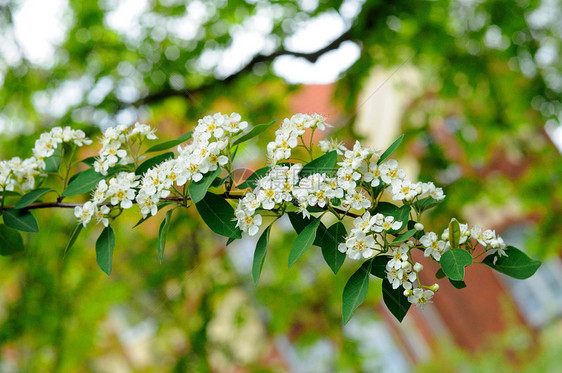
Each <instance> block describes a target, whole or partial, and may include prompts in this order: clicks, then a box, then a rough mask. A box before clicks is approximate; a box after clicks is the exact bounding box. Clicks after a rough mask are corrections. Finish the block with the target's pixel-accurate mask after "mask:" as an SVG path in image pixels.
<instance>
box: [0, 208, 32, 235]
mask: <svg viewBox="0 0 562 373" xmlns="http://www.w3.org/2000/svg"><path fill="white" fill-rule="evenodd" d="M2 216H3V217H4V224H6V225H7V226H8V227H10V228H12V229H17V230H18V231H22V232H29V233H37V232H39V226H37V220H35V217H33V215H32V214H31V212H29V211H28V210H18V209H10V210H6V211H4V215H2Z"/></svg>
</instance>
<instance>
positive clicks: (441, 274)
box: [435, 268, 445, 278]
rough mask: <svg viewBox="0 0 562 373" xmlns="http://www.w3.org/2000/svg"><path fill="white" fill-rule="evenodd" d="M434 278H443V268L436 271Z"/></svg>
mask: <svg viewBox="0 0 562 373" xmlns="http://www.w3.org/2000/svg"><path fill="white" fill-rule="evenodd" d="M435 277H436V278H443V277H445V272H443V268H439V269H438V270H437V272H435Z"/></svg>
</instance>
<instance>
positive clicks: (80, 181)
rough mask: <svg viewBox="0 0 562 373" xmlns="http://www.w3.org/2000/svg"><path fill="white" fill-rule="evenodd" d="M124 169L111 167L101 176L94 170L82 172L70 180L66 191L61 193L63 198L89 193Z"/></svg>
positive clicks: (119, 166)
mask: <svg viewBox="0 0 562 373" xmlns="http://www.w3.org/2000/svg"><path fill="white" fill-rule="evenodd" d="M125 169H126V168H125V167H124V166H121V165H117V166H114V167H111V168H110V169H109V170H108V171H107V175H105V176H104V175H102V174H99V173H97V172H96V170H95V169H93V168H89V169H87V170H86V171H82V172H79V173H77V174H76V175H74V176H73V177H72V178H70V180H71V181H70V183H68V186H67V187H66V190H65V191H64V192H62V195H63V197H71V196H75V195H78V194H82V193H89V192H91V191H92V190H94V189H95V187H96V186H97V184H98V183H99V182H100V181H101V180H103V179H108V178H110V177H111V176H113V175H115V174H116V173H118V172H120V171H123V170H125Z"/></svg>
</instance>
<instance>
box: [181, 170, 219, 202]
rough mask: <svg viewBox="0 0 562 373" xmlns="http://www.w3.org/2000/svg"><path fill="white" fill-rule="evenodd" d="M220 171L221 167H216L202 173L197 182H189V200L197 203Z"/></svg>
mask: <svg viewBox="0 0 562 373" xmlns="http://www.w3.org/2000/svg"><path fill="white" fill-rule="evenodd" d="M221 172H222V168H220V167H217V169H216V170H214V171H210V172H208V173H206V174H205V175H203V177H202V178H201V180H199V181H197V182H193V181H192V182H191V184H189V195H190V196H191V200H192V201H193V203H197V202H199V201H201V200H202V199H203V198H204V197H205V194H206V193H207V190H209V187H210V186H211V184H212V183H213V181H214V180H215V179H216V178H217V176H219V175H220V174H221Z"/></svg>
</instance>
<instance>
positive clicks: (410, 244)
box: [406, 241, 414, 248]
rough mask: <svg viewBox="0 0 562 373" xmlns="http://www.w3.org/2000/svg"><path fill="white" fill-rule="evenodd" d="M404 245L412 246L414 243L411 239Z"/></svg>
mask: <svg viewBox="0 0 562 373" xmlns="http://www.w3.org/2000/svg"><path fill="white" fill-rule="evenodd" d="M406 245H408V247H410V248H412V247H414V243H413V242H412V241H408V242H406Z"/></svg>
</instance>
